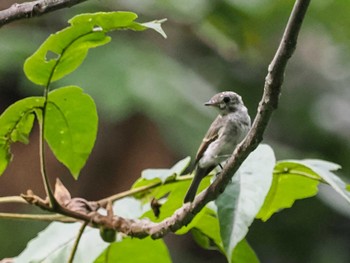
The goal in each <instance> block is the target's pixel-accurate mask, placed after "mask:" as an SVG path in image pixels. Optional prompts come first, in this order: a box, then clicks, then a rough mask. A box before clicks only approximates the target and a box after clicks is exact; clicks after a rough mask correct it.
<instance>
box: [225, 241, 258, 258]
mask: <svg viewBox="0 0 350 263" xmlns="http://www.w3.org/2000/svg"><path fill="white" fill-rule="evenodd" d="M230 262H231V263H259V262H260V260H259V259H258V257H257V255H256V254H255V252H254V250H253V249H252V248H251V246H250V245H249V244H248V242H247V240H246V239H242V240H241V241H240V242H239V243H238V244H237V247H236V249H235V250H234V251H233V254H232V258H231V261H230Z"/></svg>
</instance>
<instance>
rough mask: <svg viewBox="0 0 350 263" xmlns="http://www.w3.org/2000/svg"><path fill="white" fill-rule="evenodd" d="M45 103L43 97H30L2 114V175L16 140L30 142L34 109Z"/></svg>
mask: <svg viewBox="0 0 350 263" xmlns="http://www.w3.org/2000/svg"><path fill="white" fill-rule="evenodd" d="M43 104H44V98H42V97H29V98H25V99H22V100H19V101H17V102H16V103H14V104H12V105H11V106H9V107H8V108H7V109H6V110H5V111H4V112H3V113H2V114H1V116H0V175H1V174H2V173H3V172H4V171H5V169H6V167H7V166H8V164H9V162H10V160H11V158H12V155H11V152H10V145H11V143H14V142H22V143H28V137H29V133H30V132H31V130H32V127H33V122H34V111H36V110H37V109H38V108H41V107H42V106H43Z"/></svg>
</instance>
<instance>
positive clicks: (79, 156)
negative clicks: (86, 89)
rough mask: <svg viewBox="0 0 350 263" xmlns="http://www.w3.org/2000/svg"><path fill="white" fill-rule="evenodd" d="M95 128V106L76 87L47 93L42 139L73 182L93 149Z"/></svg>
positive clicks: (96, 121) (89, 98) (96, 118)
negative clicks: (70, 175) (69, 174)
mask: <svg viewBox="0 0 350 263" xmlns="http://www.w3.org/2000/svg"><path fill="white" fill-rule="evenodd" d="M97 124H98V117H97V111H96V106H95V103H94V101H93V100H92V98H91V97H90V96H89V95H87V94H85V93H83V91H82V89H80V88H79V87H75V86H68V87H64V88H59V89H56V90H54V91H52V92H50V93H49V97H48V104H47V111H46V116H45V139H46V140H47V142H48V144H49V146H50V148H51V150H52V151H53V153H54V154H55V156H56V158H57V159H58V160H59V161H60V162H62V163H63V164H64V165H65V166H66V167H67V168H68V169H69V170H70V172H71V173H72V175H73V177H74V178H75V179H77V178H78V176H79V172H80V170H81V169H82V167H83V166H84V165H85V163H86V160H87V158H88V157H89V155H90V153H91V150H92V148H93V146H94V143H95V139H96V134H97Z"/></svg>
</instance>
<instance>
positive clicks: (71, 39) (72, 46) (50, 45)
mask: <svg viewBox="0 0 350 263" xmlns="http://www.w3.org/2000/svg"><path fill="white" fill-rule="evenodd" d="M136 18H137V15H136V14H134V13H130V12H110V13H103V12H100V13H94V14H82V15H78V16H76V17H74V18H72V19H71V20H69V23H70V24H71V25H70V26H69V27H67V28H65V29H63V30H61V31H59V32H57V33H55V34H52V35H50V36H49V37H48V38H47V40H46V41H45V42H44V43H43V44H42V45H41V46H40V47H39V49H38V50H37V51H36V52H35V53H34V54H33V55H32V56H31V57H29V58H28V59H27V60H26V62H25V64H24V72H25V74H26V76H27V78H28V79H29V80H31V81H32V82H34V83H36V84H38V85H43V86H48V85H49V84H50V83H52V82H54V81H56V80H59V79H61V78H63V77H64V76H66V75H67V74H69V73H71V72H73V71H74V70H75V69H76V68H77V67H79V65H80V64H81V63H82V62H83V61H84V59H85V57H86V55H87V52H88V50H89V49H90V48H94V47H98V46H101V45H105V44H107V43H108V42H109V41H110V40H111V38H110V37H108V36H106V33H107V32H109V31H112V30H117V29H131V30H137V31H141V30H145V29H147V28H154V26H155V24H157V21H154V22H150V23H149V24H145V25H143V24H139V23H137V22H134V20H135V19H136ZM158 24H159V22H158ZM159 28H160V25H158V28H157V29H158V30H157V31H158V32H160V33H161V34H164V32H163V31H162V30H160V29H159ZM154 29H155V28H154Z"/></svg>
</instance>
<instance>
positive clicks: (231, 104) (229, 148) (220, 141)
mask: <svg viewBox="0 0 350 263" xmlns="http://www.w3.org/2000/svg"><path fill="white" fill-rule="evenodd" d="M204 105H205V106H213V107H216V108H217V109H219V112H220V113H219V115H218V116H217V118H216V119H215V120H214V122H213V123H212V124H211V125H210V127H209V130H208V131H207V134H206V135H205V137H204V139H203V141H202V144H201V145H200V146H199V149H198V152H197V155H196V159H195V176H194V178H193V181H192V184H191V186H190V188H189V189H188V191H187V194H186V196H185V199H184V203H187V202H192V201H193V199H194V197H195V196H196V192H197V189H198V186H199V184H200V182H201V180H202V179H203V178H204V177H205V176H206V175H208V174H209V173H210V172H211V171H212V170H213V169H214V168H215V167H216V166H217V165H219V164H220V163H221V162H223V161H225V160H226V159H227V158H228V157H229V156H230V155H231V154H232V152H233V151H234V149H235V147H236V146H237V144H238V143H240V142H241V141H242V140H243V139H244V137H245V136H246V135H247V133H248V131H249V129H250V125H251V121H250V117H249V114H248V110H247V108H246V107H245V106H244V104H243V101H242V98H241V96H239V95H238V94H237V93H235V92H232V91H224V92H220V93H218V94H216V95H214V96H213V97H212V98H211V99H210V100H209V101H208V102H206V103H205V104H204Z"/></svg>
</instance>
